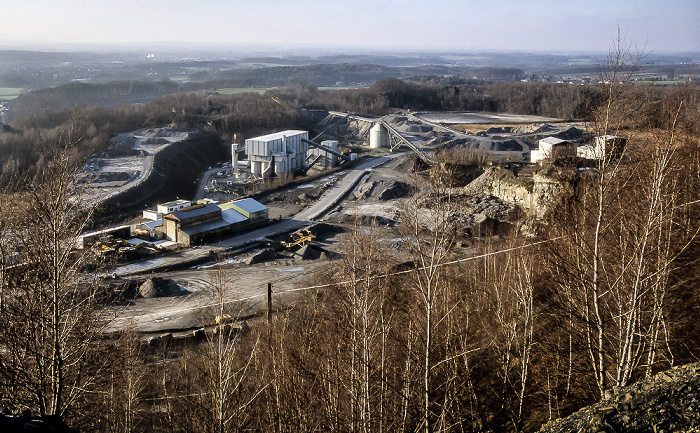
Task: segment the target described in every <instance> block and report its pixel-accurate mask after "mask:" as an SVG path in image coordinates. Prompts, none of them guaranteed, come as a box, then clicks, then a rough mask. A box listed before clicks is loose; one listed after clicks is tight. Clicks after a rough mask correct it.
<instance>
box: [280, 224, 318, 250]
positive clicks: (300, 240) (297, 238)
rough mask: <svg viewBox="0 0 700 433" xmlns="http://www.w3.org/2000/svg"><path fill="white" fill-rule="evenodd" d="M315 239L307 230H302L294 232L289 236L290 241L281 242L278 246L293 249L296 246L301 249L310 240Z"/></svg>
mask: <svg viewBox="0 0 700 433" xmlns="http://www.w3.org/2000/svg"><path fill="white" fill-rule="evenodd" d="M314 239H316V236H315V235H314V234H313V233H311V232H310V231H309V230H308V229H307V228H303V229H301V230H299V231H296V232H294V233H292V234H291V235H290V239H289V240H287V241H282V242H280V244H281V245H282V246H283V247H284V248H294V247H296V246H297V245H301V246H302V247H303V246H304V245H306V244H308V243H309V242H311V241H312V240H314Z"/></svg>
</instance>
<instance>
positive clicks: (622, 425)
mask: <svg viewBox="0 0 700 433" xmlns="http://www.w3.org/2000/svg"><path fill="white" fill-rule="evenodd" d="M610 394H611V395H609V398H606V399H605V400H602V401H601V402H600V403H598V404H595V405H592V406H588V407H585V408H583V409H581V410H579V411H578V412H576V413H574V414H571V415H570V416H568V417H567V418H562V419H558V420H555V421H550V422H549V423H547V424H546V425H545V426H544V427H542V429H541V430H540V432H541V433H563V432H581V433H587V432H600V431H605V432H654V433H664V432H675V433H678V432H682V433H690V432H698V431H700V362H696V363H693V364H687V365H684V366H680V367H675V368H672V369H670V370H667V371H663V372H661V373H658V374H657V375H656V376H654V377H652V378H650V379H648V380H641V381H639V382H637V383H634V384H632V385H629V386H626V387H622V388H618V389H615V390H614V392H611V393H610Z"/></svg>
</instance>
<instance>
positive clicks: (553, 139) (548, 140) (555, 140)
mask: <svg viewBox="0 0 700 433" xmlns="http://www.w3.org/2000/svg"><path fill="white" fill-rule="evenodd" d="M540 143H547V144H551V145H552V146H556V145H557V144H564V143H569V142H568V141H566V140H562V139H561V138H556V137H547V138H543V139H542V140H540Z"/></svg>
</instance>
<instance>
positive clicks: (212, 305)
mask: <svg viewBox="0 0 700 433" xmlns="http://www.w3.org/2000/svg"><path fill="white" fill-rule="evenodd" d="M563 237H564V236H558V237H556V238H550V239H545V240H541V241H537V242H532V243H529V244H525V245H519V246H516V247H511V248H506V249H503V250H498V251H491V252H488V253H483V254H479V255H476V256H470V257H465V258H463V259H458V260H452V261H449V262H444V263H438V264H436V265H432V266H422V267H419V268H413V269H407V270H403V271H396V272H391V273H388V274H382V275H374V276H371V277H369V278H368V279H369V280H378V279H383V278H388V277H393V276H396V275H402V274H408V273H411V272H418V271H423V270H426V269H430V268H439V267H443V266H449V265H454V264H457V263H463V262H468V261H472V260H478V259H483V258H486V257H490V256H495V255H498V254H503V253H508V252H511V251H516V250H522V249H526V248H530V247H534V246H537V245H541V244H544V243H547V242H552V241H556V240H559V239H562V238H563ZM363 280H364V281H366V280H367V279H366V278H363ZM353 282H354V281H352V280H348V281H340V282H335V283H327V284H317V285H314V286H307V287H298V288H296V289H289V290H285V291H284V292H278V293H291V292H301V291H306V290H316V289H324V288H328V287H333V286H344V285H348V284H352V283H353ZM265 296H267V293H259V294H257V295H251V296H246V297H244V298H238V299H234V300H230V301H225V302H224V305H226V304H233V303H235V302H242V301H249V300H252V299H257V298H262V297H265ZM219 305H220V304H219V303H216V304H205V305H199V306H194V307H188V308H183V309H181V310H177V311H174V312H171V314H172V313H182V312H186V311H194V310H202V309H204V308H210V307H218V306H219ZM155 315H158V313H149V314H147V315H146V316H155ZM141 317H143V316H141ZM114 319H115V320H117V319H119V320H128V319H131V318H130V317H115V318H114Z"/></svg>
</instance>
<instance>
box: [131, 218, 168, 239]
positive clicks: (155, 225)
mask: <svg viewBox="0 0 700 433" xmlns="http://www.w3.org/2000/svg"><path fill="white" fill-rule="evenodd" d="M132 234H134V235H136V236H143V237H148V238H150V239H163V220H162V219H158V220H155V221H147V222H143V223H139V224H136V225H135V226H134V230H133V231H132Z"/></svg>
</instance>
